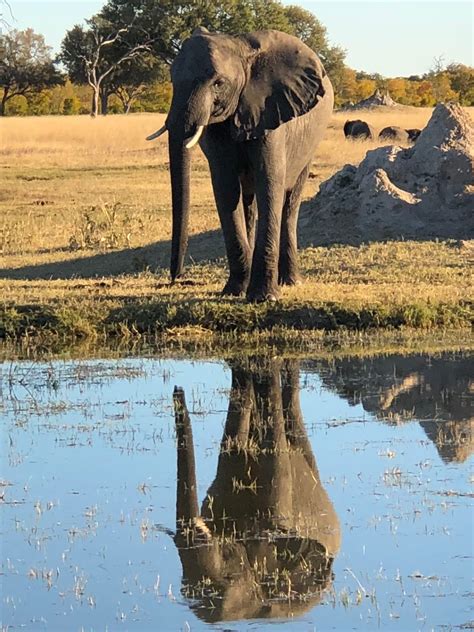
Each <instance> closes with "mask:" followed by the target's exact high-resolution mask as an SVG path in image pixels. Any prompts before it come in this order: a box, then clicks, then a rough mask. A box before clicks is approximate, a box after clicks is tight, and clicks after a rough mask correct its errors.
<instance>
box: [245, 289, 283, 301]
mask: <svg viewBox="0 0 474 632" xmlns="http://www.w3.org/2000/svg"><path fill="white" fill-rule="evenodd" d="M279 297H280V292H279V291H278V290H266V291H265V290H249V291H248V292H247V301H248V302H249V303H264V302H265V301H270V302H272V301H273V302H275V301H277V300H278V299H279Z"/></svg>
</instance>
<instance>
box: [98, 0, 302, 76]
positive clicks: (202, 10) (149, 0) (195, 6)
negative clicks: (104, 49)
mask: <svg viewBox="0 0 474 632" xmlns="http://www.w3.org/2000/svg"><path fill="white" fill-rule="evenodd" d="M99 15H100V16H101V17H102V18H103V19H105V20H107V21H109V22H110V23H111V24H114V25H115V26H116V27H118V26H120V25H123V24H132V23H133V24H134V26H135V29H134V32H133V34H132V35H133V37H134V38H138V40H139V39H140V38H145V39H146V38H149V39H150V38H153V52H154V54H155V55H156V56H157V57H159V58H161V59H162V60H163V61H165V62H166V63H167V64H171V62H172V61H173V59H174V58H175V57H176V55H177V53H178V51H179V49H180V46H181V44H182V42H183V40H185V39H186V38H187V37H189V36H190V35H191V34H192V32H193V31H194V29H195V28H197V27H198V26H204V27H206V28H208V29H209V30H212V31H222V32H224V33H230V34H234V35H235V34H238V33H243V32H246V31H254V30H259V29H265V28H274V29H278V30H282V31H286V32H292V28H291V26H290V24H289V22H288V19H287V17H286V15H285V7H284V6H283V5H282V4H281V3H280V2H278V1H277V0H214V1H213V0H108V2H107V3H106V5H105V6H104V7H103V8H102V10H101V12H100V14H99ZM135 41H137V40H135Z"/></svg>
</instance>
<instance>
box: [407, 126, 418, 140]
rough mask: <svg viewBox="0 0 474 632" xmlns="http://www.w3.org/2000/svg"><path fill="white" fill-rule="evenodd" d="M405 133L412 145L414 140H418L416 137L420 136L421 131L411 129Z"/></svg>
mask: <svg viewBox="0 0 474 632" xmlns="http://www.w3.org/2000/svg"><path fill="white" fill-rule="evenodd" d="M405 131H406V133H407V134H408V138H409V139H410V140H411V142H412V143H414V142H415V141H416V139H417V138H418V136H419V135H420V134H421V129H417V128H416V127H414V128H412V129H407V130H405Z"/></svg>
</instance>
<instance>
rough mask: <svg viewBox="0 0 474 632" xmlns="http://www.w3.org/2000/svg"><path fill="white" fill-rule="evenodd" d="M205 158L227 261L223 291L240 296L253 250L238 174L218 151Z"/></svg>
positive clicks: (248, 273) (247, 275)
mask: <svg viewBox="0 0 474 632" xmlns="http://www.w3.org/2000/svg"><path fill="white" fill-rule="evenodd" d="M208 159H209V165H210V168H211V178H212V186H213V190H214V197H215V200H216V206H217V211H218V213H219V219H220V222H221V226H222V232H223V233H224V242H225V247H226V253H227V260H228V264H229V279H228V281H227V283H226V285H225V287H224V289H223V290H222V293H223V294H228V295H233V296H240V295H241V294H243V293H244V292H245V290H246V289H247V286H248V283H249V278H250V263H251V256H252V250H251V247H250V245H249V242H248V239H247V227H246V222H245V215H244V210H243V207H242V200H241V191H240V180H239V174H238V171H237V168H236V166H235V165H234V164H233V163H232V161H229V159H228V157H226V158H225V157H224V156H223V155H221V153H220V152H219V151H216V152H212V156H211V157H209V155H208Z"/></svg>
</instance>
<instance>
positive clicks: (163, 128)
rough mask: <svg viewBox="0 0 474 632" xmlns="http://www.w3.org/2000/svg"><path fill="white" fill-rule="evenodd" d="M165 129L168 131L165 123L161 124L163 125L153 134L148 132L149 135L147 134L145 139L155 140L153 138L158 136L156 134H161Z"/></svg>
mask: <svg viewBox="0 0 474 632" xmlns="http://www.w3.org/2000/svg"><path fill="white" fill-rule="evenodd" d="M167 131H168V129H167V127H166V125H163V127H160V129H159V130H158V131H157V132H155V133H154V134H150V136H147V137H146V139H147V140H155V138H158V136H161V135H162V134H164V133H165V132H167Z"/></svg>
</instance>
